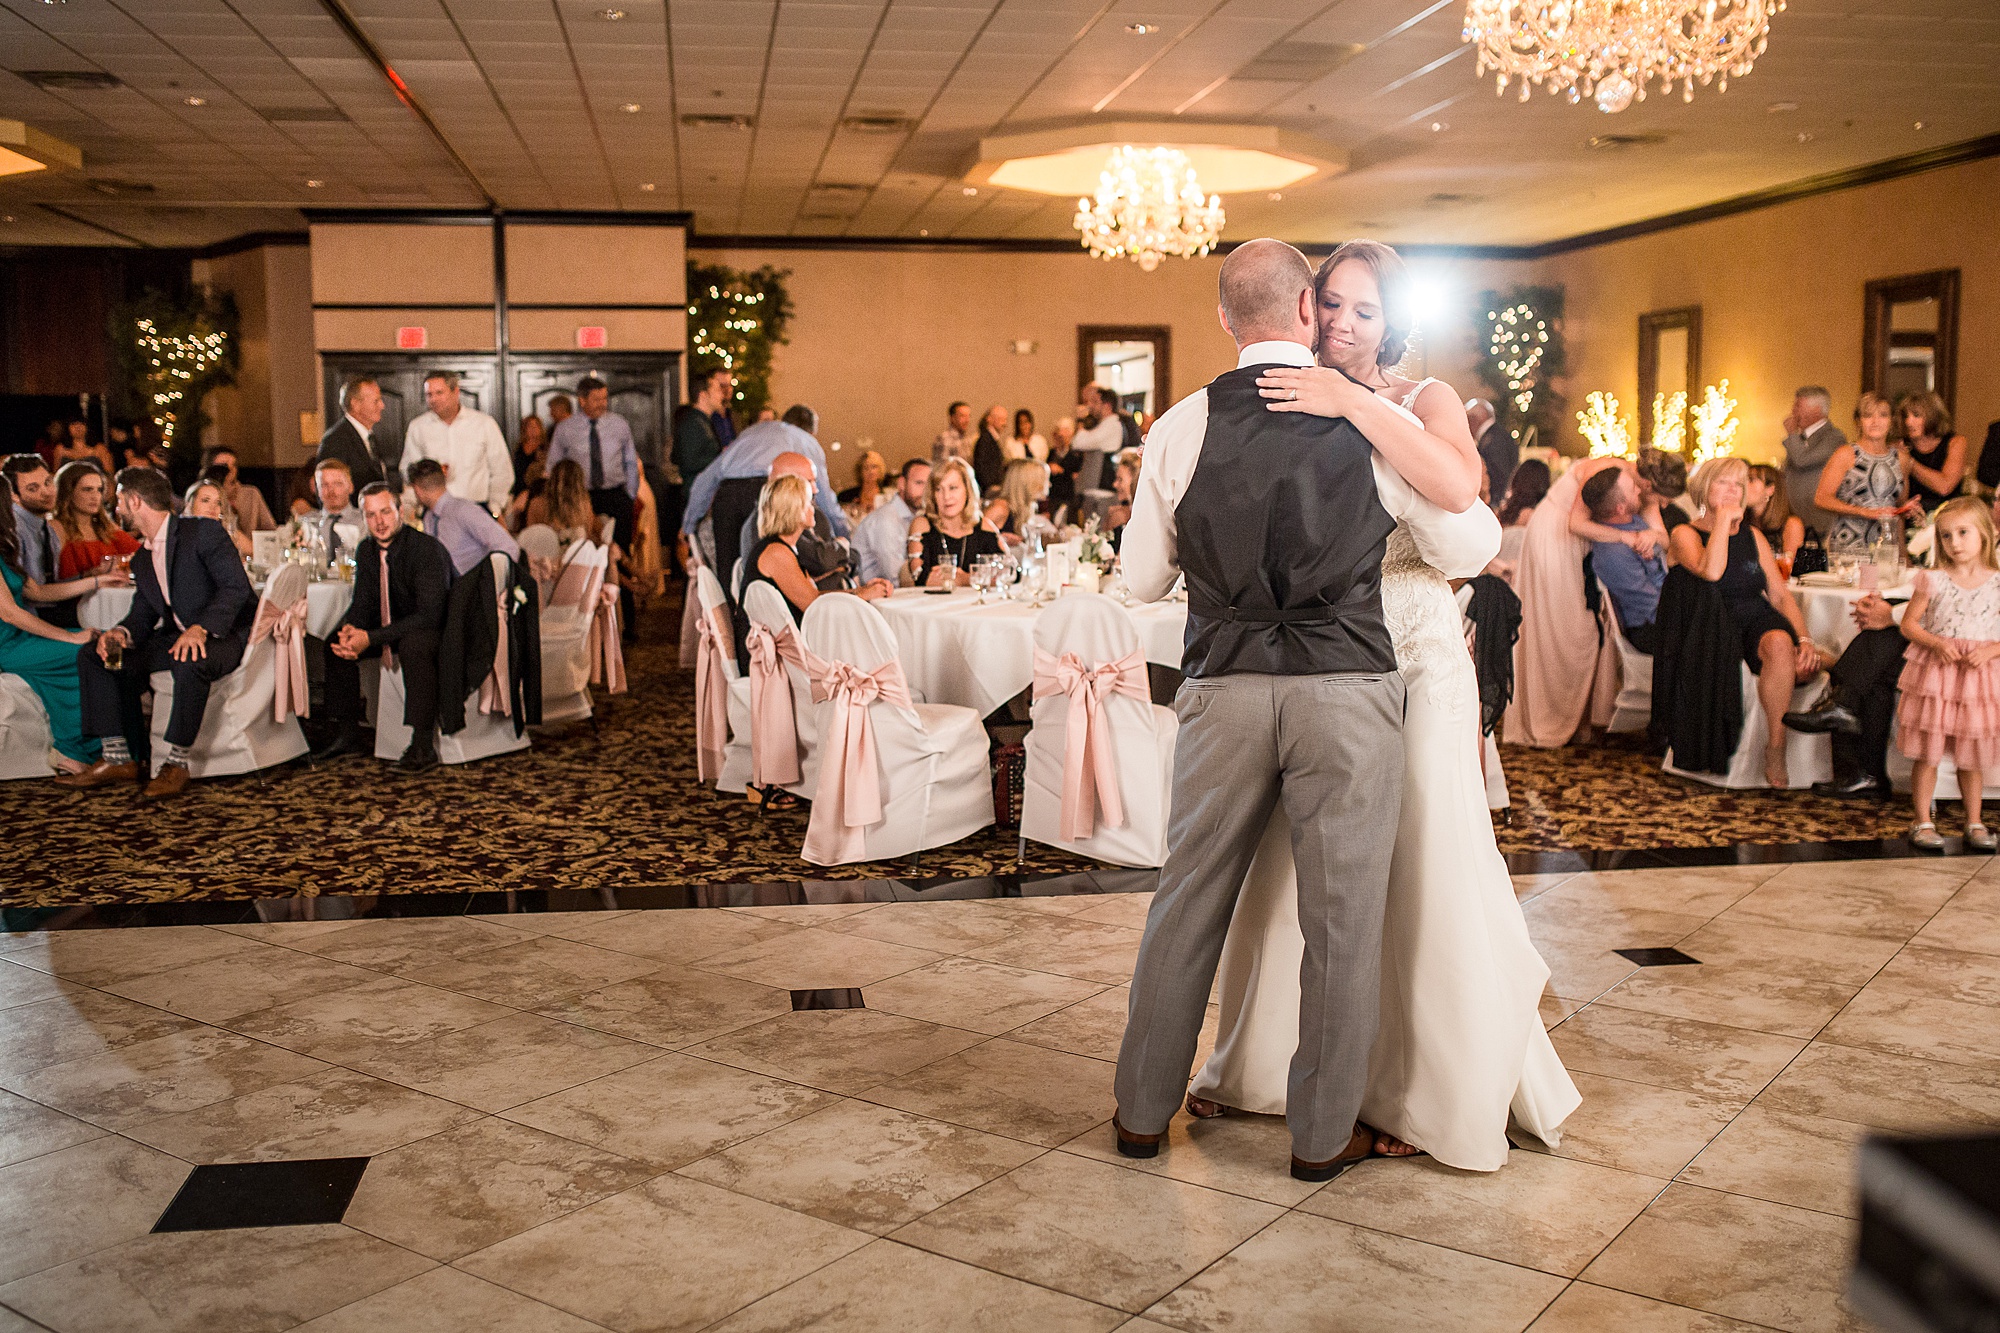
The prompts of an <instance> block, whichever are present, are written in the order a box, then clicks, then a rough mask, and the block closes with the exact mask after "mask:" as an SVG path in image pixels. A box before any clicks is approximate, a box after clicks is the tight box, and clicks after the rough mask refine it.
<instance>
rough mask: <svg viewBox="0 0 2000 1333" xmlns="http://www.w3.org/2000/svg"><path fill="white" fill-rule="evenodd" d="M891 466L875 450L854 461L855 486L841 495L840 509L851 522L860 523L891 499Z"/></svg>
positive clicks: (868, 451)
mask: <svg viewBox="0 0 2000 1333" xmlns="http://www.w3.org/2000/svg"><path fill="white" fill-rule="evenodd" d="M889 489H890V488H889V465H888V464H887V463H884V462H883V461H882V455H881V454H879V453H877V452H875V451H874V450H873V449H863V450H862V451H861V456H860V457H859V458H857V459H855V460H854V484H853V485H852V486H849V487H848V488H847V489H846V490H844V491H842V492H841V493H840V507H841V510H842V511H843V512H844V513H846V515H847V517H848V519H849V521H850V522H854V523H859V522H860V521H861V520H862V519H864V518H867V517H868V516H869V515H870V514H872V513H874V512H875V506H877V505H879V504H881V503H882V502H883V501H884V500H886V499H887V498H888V497H889Z"/></svg>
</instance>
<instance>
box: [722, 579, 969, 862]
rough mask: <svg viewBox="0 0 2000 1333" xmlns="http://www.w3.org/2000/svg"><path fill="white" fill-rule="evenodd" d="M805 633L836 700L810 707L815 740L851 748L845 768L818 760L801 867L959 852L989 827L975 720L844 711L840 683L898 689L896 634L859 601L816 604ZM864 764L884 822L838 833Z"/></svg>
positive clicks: (891, 706) (829, 757)
mask: <svg viewBox="0 0 2000 1333" xmlns="http://www.w3.org/2000/svg"><path fill="white" fill-rule="evenodd" d="M759 588H765V589H767V590H769V591H772V592H773V593H774V594H775V590H774V589H770V588H769V585H768V584H752V585H751V587H750V589H749V592H750V593H752V594H754V593H755V592H756V591H757V590H758V589H759ZM748 600H749V598H748V597H746V598H745V601H746V603H747V602H748ZM802 630H803V635H804V638H805V643H806V647H807V650H808V652H809V654H810V656H811V658H812V659H813V664H814V667H815V669H816V670H817V671H818V672H820V674H821V676H822V682H823V683H822V687H821V689H820V690H819V691H818V693H820V694H821V695H828V694H830V693H831V694H833V697H826V698H824V699H823V701H822V702H820V703H819V704H817V705H816V707H817V708H818V710H819V723H818V726H817V728H816V730H817V731H818V732H819V733H820V734H821V736H822V738H826V737H831V736H833V735H834V734H835V732H836V728H838V730H840V731H841V732H843V733H844V734H845V735H846V736H847V740H848V743H847V746H846V749H845V750H844V754H845V756H846V758H847V760H848V763H847V765H845V766H843V764H842V756H838V755H834V754H832V753H830V752H829V753H827V754H825V755H823V756H821V761H822V776H821V780H820V782H819V783H818V785H817V790H816V791H815V792H813V793H812V794H813V796H814V800H813V813H812V822H811V824H810V825H808V827H807V830H806V843H805V848H804V851H803V853H802V855H803V856H804V858H805V859H806V860H808V861H810V862H812V863H814V864H815V865H842V864H847V863H851V862H855V861H882V860H889V859H892V858H894V857H899V856H907V855H909V854H910V853H912V852H916V851H920V850H922V849H924V848H927V847H942V846H944V845H945V844H947V843H953V842H957V841H958V840H959V839H960V838H964V837H968V836H970V835H971V834H973V833H976V832H978V831H979V830H980V829H982V828H985V827H986V826H987V825H988V824H991V823H992V822H993V785H992V769H991V767H990V766H989V764H988V762H987V754H988V748H989V747H988V742H987V738H986V729H985V728H984V727H982V726H980V724H979V714H977V713H976V712H974V711H973V710H972V709H970V708H959V707H954V706H952V705H949V704H911V705H909V706H907V707H905V706H902V705H900V704H898V703H894V702H891V701H890V700H889V699H887V698H882V697H875V698H872V700H870V701H868V702H866V703H865V705H864V704H859V703H855V704H850V702H849V700H848V698H845V697H842V696H840V695H839V694H838V693H836V691H838V690H839V689H842V688H844V686H843V685H841V684H840V683H839V682H853V681H855V680H857V679H859V678H860V677H863V676H873V677H875V678H876V679H877V680H881V679H884V678H888V677H893V678H894V679H896V680H900V672H901V667H900V662H898V659H897V654H896V635H895V632H894V631H893V630H891V629H890V628H889V623H888V622H887V621H885V620H884V619H882V616H881V614H880V613H879V612H877V611H876V610H875V608H874V607H872V606H870V605H868V604H867V603H866V602H864V601H862V600H861V599H860V598H859V597H849V596H845V595H840V594H834V595H829V596H826V597H821V598H820V599H819V600H817V601H815V602H814V603H813V604H812V605H811V606H810V607H808V608H807V609H806V616H805V624H804V625H803V627H802ZM891 663H895V664H896V665H895V666H893V667H891V666H890V665H889V664H891ZM885 667H887V668H889V669H888V670H886V671H885V670H884V668H885ZM829 682H832V683H829ZM836 714H841V715H842V716H840V717H838V718H837V717H836ZM857 715H859V716H857ZM828 744H829V746H830V745H831V742H830V741H829V742H828ZM871 752H872V760H871V759H869V756H870V754H871ZM861 762H872V765H873V768H874V771H875V774H876V779H877V780H876V793H875V794H876V795H877V797H878V798H879V801H880V808H881V817H880V818H879V819H877V820H875V821H873V822H870V823H868V824H866V825H862V826H858V827H856V826H848V827H837V826H836V823H837V821H838V820H839V817H840V813H841V811H842V810H843V809H846V810H849V811H853V810H854V809H856V808H857V804H858V803H857V802H856V801H855V800H854V794H855V793H854V787H853V784H852V782H851V781H847V779H848V778H849V777H850V776H851V774H852V773H853V772H855V771H856V768H857V766H858V764H859V763H861ZM856 832H858V834H859V836H858V837H857V836H854V834H855V833H856Z"/></svg>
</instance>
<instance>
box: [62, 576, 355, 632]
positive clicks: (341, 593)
mask: <svg viewBox="0 0 2000 1333" xmlns="http://www.w3.org/2000/svg"><path fill="white" fill-rule="evenodd" d="M137 595H138V593H137V590H136V589H133V588H99V589H98V590H97V591H96V592H87V593H85V594H84V595H83V599H82V600H81V601H79V602H78V603H77V608H76V618H77V623H78V624H80V625H82V626H83V627H84V628H85V629H95V630H106V629H110V628H111V627H112V626H113V625H116V624H117V623H118V622H119V621H121V620H123V619H125V614H126V613H127V612H128V611H130V610H131V609H132V599H133V598H134V597H136V596H137ZM353 600H354V585H353V584H352V583H348V582H346V581H345V580H342V579H326V580H323V581H321V582H319V583H308V584H307V585H306V633H308V634H310V635H312V636H313V637H314V638H315V639H330V638H332V637H333V631H334V630H335V629H336V628H337V627H338V626H339V625H340V618H341V617H342V616H344V615H346V614H347V607H348V604H349V603H350V602H352V601H353Z"/></svg>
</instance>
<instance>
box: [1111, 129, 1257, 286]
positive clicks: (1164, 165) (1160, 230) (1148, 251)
mask: <svg viewBox="0 0 2000 1333" xmlns="http://www.w3.org/2000/svg"><path fill="white" fill-rule="evenodd" d="M1075 226H1076V229H1077V230H1078V231H1080V232H1082V233H1083V244H1084V248H1085V249H1087V250H1089V251H1090V253H1091V254H1093V255H1096V256H1097V257H1098V258H1099V259H1135V260H1137V261H1138V263H1139V267H1140V268H1142V269H1144V270H1146V271H1147V272H1148V273H1151V272H1152V271H1153V270H1154V269H1156V268H1158V267H1159V266H1160V260H1161V259H1162V258H1163V257H1165V256H1167V255H1180V256H1181V257H1182V258H1184V259H1186V258H1192V257H1194V256H1195V255H1205V254H1207V253H1208V252H1209V251H1210V250H1212V249H1214V248H1215V243H1216V242H1217V241H1218V240H1220V239H1221V237H1222V197H1221V196H1220V195H1213V194H1211V195H1206V196H1204V195H1203V194H1202V192H1201V186H1200V184H1199V183H1197V182H1196V180H1195V178H1194V168H1193V167H1192V166H1191V165H1189V163H1188V155H1187V154H1186V153H1183V152H1182V151H1181V150H1180V149H1178V148H1134V147H1132V146H1131V145H1129V144H1128V145H1126V146H1125V147H1123V148H1119V149H1116V150H1114V151H1113V152H1112V154H1111V159H1110V161H1108V162H1106V163H1105V164H1104V172H1103V174H1102V175H1100V176H1099V177H1098V178H1097V195H1096V197H1095V198H1085V199H1079V200H1077V201H1076V222H1075Z"/></svg>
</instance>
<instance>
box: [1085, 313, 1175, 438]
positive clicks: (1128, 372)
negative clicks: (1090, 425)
mask: <svg viewBox="0 0 2000 1333" xmlns="http://www.w3.org/2000/svg"><path fill="white" fill-rule="evenodd" d="M1172 368H1173V335H1172V333H1171V332H1170V331H1169V330H1168V329H1167V327H1166V326H1165V325H1163V324H1079V325H1077V328H1076V383H1077V387H1078V388H1079V389H1081V388H1082V386H1084V385H1086V384H1090V383H1093V382H1094V383H1097V384H1102V385H1104V386H1105V387H1106V388H1108V389H1110V390H1111V391H1112V392H1114V393H1116V394H1117V395H1118V404H1119V406H1120V407H1121V408H1123V409H1124V410H1125V411H1127V412H1144V413H1145V414H1146V418H1147V420H1149V421H1150V420H1151V419H1152V418H1153V417H1155V416H1158V415H1159V414H1160V413H1161V412H1162V411H1164V410H1166V408H1168V407H1169V406H1171V405H1172V403H1173V401H1174V400H1173V392H1172V388H1171V372H1172Z"/></svg>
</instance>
